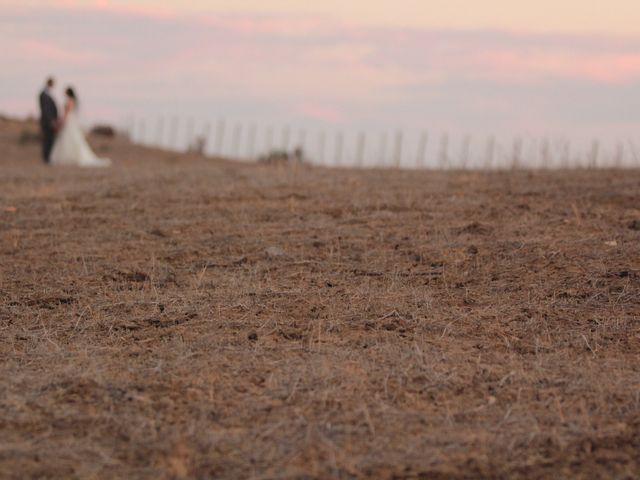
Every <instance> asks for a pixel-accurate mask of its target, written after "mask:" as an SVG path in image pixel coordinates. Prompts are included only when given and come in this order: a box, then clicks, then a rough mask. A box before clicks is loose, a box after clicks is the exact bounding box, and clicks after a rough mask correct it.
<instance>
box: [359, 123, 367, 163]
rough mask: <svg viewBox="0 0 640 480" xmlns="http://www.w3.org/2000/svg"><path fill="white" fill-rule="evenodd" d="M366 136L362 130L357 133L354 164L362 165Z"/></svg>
mask: <svg viewBox="0 0 640 480" xmlns="http://www.w3.org/2000/svg"><path fill="white" fill-rule="evenodd" d="M366 141H367V137H366V135H365V133H364V132H360V133H359V134H358V145H357V146H356V166H357V167H362V164H363V163H364V149H365V146H366Z"/></svg>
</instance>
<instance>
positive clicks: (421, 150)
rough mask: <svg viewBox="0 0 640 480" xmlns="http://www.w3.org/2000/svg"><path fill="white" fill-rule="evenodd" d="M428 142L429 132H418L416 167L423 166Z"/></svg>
mask: <svg viewBox="0 0 640 480" xmlns="http://www.w3.org/2000/svg"><path fill="white" fill-rule="evenodd" d="M428 142H429V134H428V133H427V132H422V133H421V134H420V143H419V144H418V153H417V156H416V166H417V167H418V168H424V161H425V157H426V155H427V144H428Z"/></svg>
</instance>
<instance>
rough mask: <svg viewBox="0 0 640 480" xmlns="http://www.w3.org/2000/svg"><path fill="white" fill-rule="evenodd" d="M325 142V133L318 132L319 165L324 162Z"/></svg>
mask: <svg viewBox="0 0 640 480" xmlns="http://www.w3.org/2000/svg"><path fill="white" fill-rule="evenodd" d="M326 144H327V133H326V132H320V133H319V134H318V162H320V165H322V164H324V151H325V147H326Z"/></svg>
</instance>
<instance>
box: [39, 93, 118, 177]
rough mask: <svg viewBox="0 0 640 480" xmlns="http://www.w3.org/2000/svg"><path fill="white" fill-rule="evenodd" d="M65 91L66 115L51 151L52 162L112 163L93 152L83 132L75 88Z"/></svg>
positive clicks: (103, 165)
mask: <svg viewBox="0 0 640 480" xmlns="http://www.w3.org/2000/svg"><path fill="white" fill-rule="evenodd" d="M65 93H66V95H67V99H66V102H65V104H64V117H63V118H62V126H61V128H60V130H59V131H58V135H57V136H56V140H55V143H54V145H53V150H52V151H51V164H52V165H78V166H81V167H107V166H109V165H111V160H109V159H108V158H99V157H98V156H96V154H95V153H93V150H91V147H90V146H89V144H88V143H87V140H86V139H85V137H84V133H82V129H81V128H80V122H79V121H78V117H77V115H76V110H77V109H78V98H77V97H76V93H75V92H74V91H73V88H71V87H69V88H67V90H66V92H65Z"/></svg>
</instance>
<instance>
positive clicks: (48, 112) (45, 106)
mask: <svg viewBox="0 0 640 480" xmlns="http://www.w3.org/2000/svg"><path fill="white" fill-rule="evenodd" d="M57 119H58V107H56V102H54V101H53V98H51V96H50V95H49V92H47V90H43V91H42V92H41V93H40V128H41V129H42V159H43V160H44V162H45V163H49V155H51V149H52V148H53V141H54V140H55V138H56V132H55V129H54V123H55V121H56V120H57Z"/></svg>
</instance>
